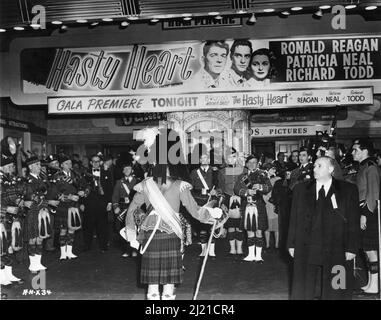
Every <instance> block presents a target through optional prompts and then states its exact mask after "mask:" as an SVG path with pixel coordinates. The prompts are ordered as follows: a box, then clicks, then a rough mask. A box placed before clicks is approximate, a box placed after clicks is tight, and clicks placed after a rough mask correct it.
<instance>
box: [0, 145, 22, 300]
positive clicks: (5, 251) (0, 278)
mask: <svg viewBox="0 0 381 320" xmlns="http://www.w3.org/2000/svg"><path fill="white" fill-rule="evenodd" d="M2 146H3V143H2ZM1 151H2V152H1V161H0V183H1V214H0V238H1V250H0V251H1V270H0V284H1V285H2V286H7V285H11V284H13V283H17V284H22V283H24V281H23V280H22V279H20V278H17V277H16V276H14V275H13V267H12V266H13V264H14V261H15V253H16V252H18V251H20V250H21V249H22V244H23V240H22V231H21V226H22V222H21V219H22V213H23V212H22V206H23V196H24V191H25V189H24V186H23V182H22V179H21V178H20V177H17V176H15V165H14V157H13V156H12V155H11V154H9V153H8V154H7V152H4V151H6V150H4V149H3V148H2V150H1ZM2 298H6V296H4V297H3V294H2Z"/></svg>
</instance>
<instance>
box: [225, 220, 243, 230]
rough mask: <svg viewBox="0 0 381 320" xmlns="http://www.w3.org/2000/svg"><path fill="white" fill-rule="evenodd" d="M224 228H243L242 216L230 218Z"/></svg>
mask: <svg viewBox="0 0 381 320" xmlns="http://www.w3.org/2000/svg"><path fill="white" fill-rule="evenodd" d="M224 228H225V229H227V228H239V229H241V228H242V218H229V219H228V220H227V221H226V222H225V224H224Z"/></svg>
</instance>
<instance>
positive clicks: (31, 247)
mask: <svg viewBox="0 0 381 320" xmlns="http://www.w3.org/2000/svg"><path fill="white" fill-rule="evenodd" d="M28 253H29V255H30V256H34V255H35V254H36V244H35V243H33V244H30V243H29V244H28Z"/></svg>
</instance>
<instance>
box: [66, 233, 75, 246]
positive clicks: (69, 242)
mask: <svg viewBox="0 0 381 320" xmlns="http://www.w3.org/2000/svg"><path fill="white" fill-rule="evenodd" d="M73 243H74V233H69V232H68V233H67V234H66V244H67V245H68V246H73Z"/></svg>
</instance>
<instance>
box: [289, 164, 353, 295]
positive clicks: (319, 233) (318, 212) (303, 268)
mask: <svg viewBox="0 0 381 320" xmlns="http://www.w3.org/2000/svg"><path fill="white" fill-rule="evenodd" d="M333 171H334V163H333V161H332V159H331V158H328V157H321V158H319V159H317V160H316V161H315V164H314V177H315V180H312V181H310V182H308V181H307V182H303V183H300V184H298V185H296V186H295V188H294V190H293V199H292V208H291V219H290V227H289V234H288V242H287V247H288V248H289V252H290V255H291V256H292V257H293V258H294V265H293V279H292V290H291V299H297V300H304V299H306V300H311V299H314V298H321V299H329V300H338V299H350V298H351V297H352V291H353V280H354V279H353V259H354V257H355V256H356V254H357V252H358V249H359V245H360V240H359V236H360V213H359V208H358V190H357V187H356V186H355V185H353V184H350V183H348V182H345V181H340V180H336V179H334V178H332V173H333Z"/></svg>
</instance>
